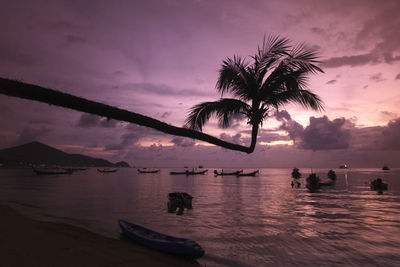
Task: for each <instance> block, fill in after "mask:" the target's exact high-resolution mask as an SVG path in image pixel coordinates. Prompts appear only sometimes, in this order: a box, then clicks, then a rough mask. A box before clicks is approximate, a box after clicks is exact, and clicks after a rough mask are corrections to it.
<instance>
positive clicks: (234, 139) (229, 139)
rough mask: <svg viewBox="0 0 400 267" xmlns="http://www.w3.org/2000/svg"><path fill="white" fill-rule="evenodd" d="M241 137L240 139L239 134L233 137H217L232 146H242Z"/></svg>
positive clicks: (222, 135) (223, 134)
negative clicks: (232, 144)
mask: <svg viewBox="0 0 400 267" xmlns="http://www.w3.org/2000/svg"><path fill="white" fill-rule="evenodd" d="M241 137H242V135H241V134H240V133H238V134H235V135H229V134H226V133H222V134H220V136H219V138H220V139H222V140H224V141H227V142H231V143H234V144H242V142H243V140H242V138H241Z"/></svg>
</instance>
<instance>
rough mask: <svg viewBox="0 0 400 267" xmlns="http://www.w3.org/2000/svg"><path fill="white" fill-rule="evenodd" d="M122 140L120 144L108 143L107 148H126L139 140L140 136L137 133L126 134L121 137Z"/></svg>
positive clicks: (108, 149)
mask: <svg viewBox="0 0 400 267" xmlns="http://www.w3.org/2000/svg"><path fill="white" fill-rule="evenodd" d="M121 139H122V140H121V142H120V143H118V144H109V145H106V147H105V150H107V151H110V150H124V149H126V148H128V147H130V146H131V145H132V144H135V143H137V142H138V141H139V139H140V138H139V136H138V135H137V134H135V133H128V134H124V135H122V137H121Z"/></svg>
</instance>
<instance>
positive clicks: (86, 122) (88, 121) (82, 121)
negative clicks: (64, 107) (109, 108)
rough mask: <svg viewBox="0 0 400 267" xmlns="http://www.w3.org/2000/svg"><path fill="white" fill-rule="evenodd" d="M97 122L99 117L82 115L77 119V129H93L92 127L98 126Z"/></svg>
mask: <svg viewBox="0 0 400 267" xmlns="http://www.w3.org/2000/svg"><path fill="white" fill-rule="evenodd" d="M99 122H100V117H99V116H96V115H91V114H87V113H84V114H82V115H81V117H80V118H79V121H78V124H77V125H78V126H79V127H93V126H97V125H98V124H99Z"/></svg>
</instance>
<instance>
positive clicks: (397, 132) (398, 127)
mask: <svg viewBox="0 0 400 267" xmlns="http://www.w3.org/2000/svg"><path fill="white" fill-rule="evenodd" d="M382 139H383V142H382V145H383V149H387V150H400V118H398V119H396V120H393V121H390V122H389V123H388V125H387V127H385V128H384V130H383V131H382Z"/></svg>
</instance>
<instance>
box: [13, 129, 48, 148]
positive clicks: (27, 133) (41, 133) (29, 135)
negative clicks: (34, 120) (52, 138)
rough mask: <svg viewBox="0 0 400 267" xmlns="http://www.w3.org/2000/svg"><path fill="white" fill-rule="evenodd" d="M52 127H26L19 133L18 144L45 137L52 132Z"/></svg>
mask: <svg viewBox="0 0 400 267" xmlns="http://www.w3.org/2000/svg"><path fill="white" fill-rule="evenodd" d="M51 131H52V129H49V128H47V127H45V126H42V127H40V128H32V127H24V129H23V130H22V132H21V133H20V134H19V136H18V139H17V144H19V145H20V144H25V143H28V142H32V141H37V140H39V139H40V138H43V137H45V136H46V135H48V134H49V132H51Z"/></svg>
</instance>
